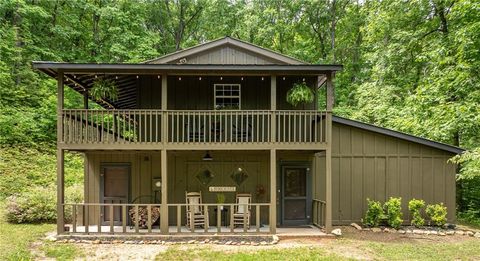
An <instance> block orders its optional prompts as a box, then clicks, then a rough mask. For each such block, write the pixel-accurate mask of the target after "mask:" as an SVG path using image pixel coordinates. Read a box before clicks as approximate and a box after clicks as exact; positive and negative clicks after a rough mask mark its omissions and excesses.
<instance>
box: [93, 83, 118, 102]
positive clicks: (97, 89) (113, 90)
mask: <svg viewBox="0 0 480 261" xmlns="http://www.w3.org/2000/svg"><path fill="white" fill-rule="evenodd" d="M90 95H92V97H93V98H95V99H96V100H101V99H109V100H111V101H116V100H117V99H118V90H117V86H116V85H115V81H113V80H111V79H106V78H97V79H96V80H95V82H94V83H93V86H92V88H91V89H90Z"/></svg>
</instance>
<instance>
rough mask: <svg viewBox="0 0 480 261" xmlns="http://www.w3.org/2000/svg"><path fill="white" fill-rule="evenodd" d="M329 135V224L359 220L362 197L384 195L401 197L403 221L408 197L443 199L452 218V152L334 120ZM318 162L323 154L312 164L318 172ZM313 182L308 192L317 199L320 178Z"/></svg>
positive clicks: (363, 206) (429, 200)
mask: <svg viewBox="0 0 480 261" xmlns="http://www.w3.org/2000/svg"><path fill="white" fill-rule="evenodd" d="M332 138H333V141H332V178H333V181H332V182H333V188H332V194H333V195H332V199H333V202H332V204H333V217H332V219H333V223H334V224H349V223H351V222H360V220H361V218H362V217H363V215H364V213H365V211H366V198H370V199H374V200H380V201H382V202H384V201H385V200H388V198H389V197H402V209H403V218H404V219H405V220H406V221H408V220H409V219H410V217H409V215H408V201H409V200H410V199H412V198H417V199H423V200H425V202H426V203H427V204H432V203H440V202H443V203H444V204H445V205H446V206H447V211H448V215H447V217H448V220H449V221H454V219H455V193H456V192H455V173H456V165H454V164H452V163H449V162H448V159H450V158H451V157H452V156H453V155H454V154H453V153H451V152H446V151H444V150H439V149H436V148H432V147H429V146H425V145H421V144H418V143H414V142H410V141H405V140H402V139H398V138H395V137H390V136H387V135H383V134H380V133H376V132H372V131H368V130H362V129H359V128H355V127H352V126H347V125H343V124H340V123H334V124H333V137H332ZM324 164H325V163H324V158H319V159H318V160H317V161H316V162H315V166H318V169H319V170H320V171H321V172H322V173H324V169H325V168H324ZM320 176H322V177H324V174H320ZM317 182H318V183H319V185H318V187H320V191H318V190H314V193H315V191H317V192H316V193H318V195H319V196H320V197H322V196H323V192H322V188H323V187H324V180H322V179H320V180H318V181H317ZM321 192H322V193H321ZM314 196H315V194H314ZM322 199H323V198H322Z"/></svg>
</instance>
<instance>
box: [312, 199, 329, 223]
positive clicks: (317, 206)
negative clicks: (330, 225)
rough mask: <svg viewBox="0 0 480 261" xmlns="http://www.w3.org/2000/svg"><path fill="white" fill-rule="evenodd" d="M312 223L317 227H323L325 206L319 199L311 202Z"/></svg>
mask: <svg viewBox="0 0 480 261" xmlns="http://www.w3.org/2000/svg"><path fill="white" fill-rule="evenodd" d="M312 204H313V205H312V223H313V225H315V226H317V227H320V228H322V227H325V204H326V202H325V201H323V200H319V199H313V200H312Z"/></svg>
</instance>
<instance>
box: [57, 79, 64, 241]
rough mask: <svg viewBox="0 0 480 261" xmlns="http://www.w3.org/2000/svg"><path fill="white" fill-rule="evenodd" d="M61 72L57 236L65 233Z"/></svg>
mask: <svg viewBox="0 0 480 261" xmlns="http://www.w3.org/2000/svg"><path fill="white" fill-rule="evenodd" d="M63 92H64V90H63V72H62V71H60V72H58V75H57V234H63V233H64V232H65V223H64V221H65V220H64V206H63V203H65V196H64V195H65V182H64V177H65V173H64V153H65V152H64V150H63V148H62V143H63V116H62V114H63V96H64V93H63Z"/></svg>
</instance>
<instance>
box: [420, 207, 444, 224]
mask: <svg viewBox="0 0 480 261" xmlns="http://www.w3.org/2000/svg"><path fill="white" fill-rule="evenodd" d="M425 212H426V213H427V215H428V217H429V218H430V221H431V222H433V224H434V225H436V226H439V227H441V226H443V225H445V223H447V207H445V206H444V205H443V203H440V204H434V205H428V206H427V208H426V210H425Z"/></svg>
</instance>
